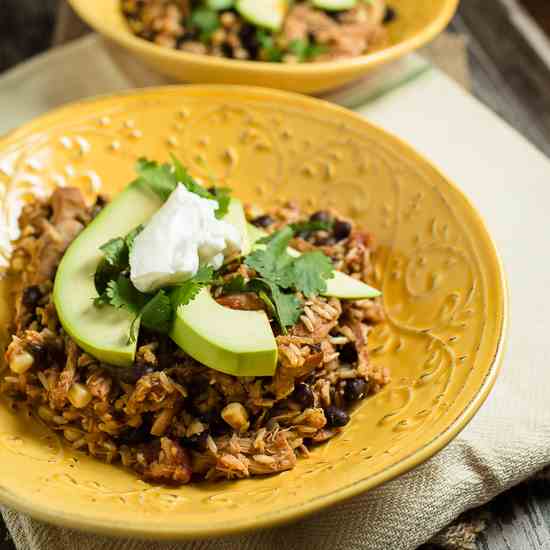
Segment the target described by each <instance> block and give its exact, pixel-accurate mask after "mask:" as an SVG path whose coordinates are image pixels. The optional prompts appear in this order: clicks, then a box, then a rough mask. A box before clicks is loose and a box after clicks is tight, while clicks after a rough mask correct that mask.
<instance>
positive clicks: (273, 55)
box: [256, 29, 283, 63]
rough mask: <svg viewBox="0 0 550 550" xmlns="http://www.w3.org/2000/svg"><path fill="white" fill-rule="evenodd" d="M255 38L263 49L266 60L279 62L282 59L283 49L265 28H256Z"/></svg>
mask: <svg viewBox="0 0 550 550" xmlns="http://www.w3.org/2000/svg"><path fill="white" fill-rule="evenodd" d="M256 40H257V41H258V44H259V45H260V48H261V49H262V51H263V54H264V56H265V59H266V61H271V62H273V63H279V62H280V61H282V60H283V50H281V48H279V46H277V44H276V43H275V38H274V37H273V35H272V34H271V33H269V32H267V31H266V30H265V29H258V31H257V32H256Z"/></svg>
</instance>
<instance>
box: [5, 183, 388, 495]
mask: <svg viewBox="0 0 550 550" xmlns="http://www.w3.org/2000/svg"><path fill="white" fill-rule="evenodd" d="M103 204H104V202H103V201H99V202H98V203H97V204H96V205H94V206H93V207H92V208H87V207H86V206H85V204H84V201H83V199H82V196H81V195H80V193H79V191H77V190H76V189H70V188H64V189H59V190H57V191H56V192H55V193H54V194H53V195H52V197H51V198H50V199H49V200H48V201H36V202H34V203H32V204H29V205H28V206H26V207H25V208H24V210H23V212H22V215H21V217H20V228H21V234H22V235H23V236H22V237H21V239H20V240H19V241H18V242H17V243H16V248H15V251H14V254H13V256H12V259H11V273H12V275H14V277H13V281H14V282H13V292H14V298H15V315H14V319H13V329H12V340H11V343H10V344H9V346H8V348H7V351H6V354H5V360H6V365H9V366H10V367H11V368H5V369H1V368H0V377H1V378H0V393H1V394H3V395H4V397H5V398H6V399H7V401H8V403H9V404H10V405H11V406H12V407H13V408H14V409H17V410H28V411H30V412H32V413H33V414H34V415H35V418H36V420H37V421H42V422H44V423H45V424H47V425H48V426H49V427H50V428H51V429H53V430H55V431H57V432H58V433H59V434H60V435H62V436H63V437H64V438H65V439H66V441H67V442H68V443H69V444H70V445H72V446H73V447H74V448H75V449H80V450H83V451H86V452H88V453H89V454H90V455H92V456H94V457H97V458H99V459H101V460H104V461H106V462H109V463H111V462H121V463H122V464H123V465H124V466H126V467H127V468H131V469H133V470H134V471H135V472H136V473H137V474H138V475H139V476H141V477H142V478H143V479H145V480H147V481H150V482H154V483H164V484H173V485H181V484H184V483H188V482H189V481H191V480H192V479H194V480H198V479H210V480H211V479H218V478H225V479H232V478H245V477H249V476H252V475H264V474H271V473H275V472H280V471H283V470H289V469H292V468H293V467H294V466H295V464H296V462H297V459H298V457H299V456H301V455H303V456H307V455H308V447H311V446H312V445H315V444H319V443H322V442H324V441H326V440H328V439H330V438H331V437H334V436H335V435H336V434H338V433H339V432H340V431H342V429H343V426H344V425H345V424H346V423H347V422H348V420H349V415H348V413H349V410H350V408H352V407H353V406H354V405H355V404H356V402H358V401H359V400H360V399H363V398H364V397H366V396H367V395H372V394H373V393H376V392H377V391H379V390H380V389H381V388H382V387H383V386H384V385H385V384H386V383H387V382H388V381H389V373H388V372H387V371H386V370H382V369H380V368H378V367H377V366H376V365H375V364H373V363H371V362H370V359H369V354H368V351H367V341H368V332H369V327H370V326H371V325H372V324H374V323H378V322H381V321H383V319H384V312H383V309H382V305H381V302H380V301H379V300H357V301H352V302H349V301H348V302H344V301H340V300H338V299H336V298H324V297H315V298H312V299H308V300H307V301H306V302H305V307H304V314H303V315H302V317H301V319H300V321H299V322H298V323H297V324H296V325H295V326H294V327H291V328H290V330H289V333H288V334H287V335H281V334H278V335H276V340H277V345H278V350H279V363H278V366H277V370H276V373H275V375H274V376H273V377H262V378H254V377H245V378H237V377H234V376H229V375H227V374H223V373H221V372H219V371H216V370H212V369H209V368H207V367H205V366H204V365H201V364H199V363H198V362H196V361H195V360H193V359H192V358H191V357H189V356H188V355H186V354H185V353H184V352H183V351H182V350H181V349H179V348H178V347H177V346H176V345H175V344H174V343H173V342H172V341H171V340H170V339H169V338H168V337H165V336H162V335H159V334H156V333H149V332H147V331H142V332H141V334H140V338H139V342H138V352H137V356H136V360H135V364H134V365H133V366H132V367H131V368H121V367H113V366H109V365H106V364H102V363H99V362H98V361H97V360H96V359H95V358H93V357H92V356H90V355H88V354H87V353H85V352H83V351H82V350H81V349H80V348H79V347H78V346H77V345H76V343H75V342H74V341H72V340H71V339H70V338H69V337H68V335H67V334H66V333H65V332H64V331H63V329H62V327H61V325H60V324H59V321H58V318H57V315H56V310H55V307H54V304H53V300H52V288H53V280H54V276H55V271H56V268H57V265H58V264H59V261H60V259H61V257H62V255H63V253H64V251H65V249H66V248H67V246H68V245H69V244H70V242H71V241H72V240H73V239H74V237H75V236H76V235H77V234H78V232H79V231H81V230H82V229H83V228H84V227H85V225H86V224H87V223H89V222H90V221H91V220H92V219H93V217H94V216H95V215H96V214H97V213H98V212H99V210H100V209H101V207H102V206H103ZM248 214H249V218H251V217H252V209H249V212H248ZM320 214H322V215H324V216H326V215H327V214H326V213H320ZM320 214H319V213H318V214H317V215H320ZM299 219H304V215H303V214H302V213H301V212H300V211H299V209H298V208H297V206H296V205H293V204H288V205H285V206H284V207H282V208H279V209H275V210H273V211H271V212H268V213H262V215H261V216H259V217H258V215H257V212H255V213H254V219H252V220H251V221H252V222H253V223H256V224H257V225H262V226H263V227H264V228H265V229H266V230H267V231H273V230H276V229H278V228H280V227H282V226H284V225H285V224H287V223H289V222H290V221H296V220H299ZM337 233H338V235H337ZM343 235H344V237H343ZM292 245H293V246H294V247H295V248H297V249H299V250H311V249H319V250H322V251H323V252H324V253H325V254H327V255H328V256H329V257H330V258H332V260H333V262H334V264H335V266H337V268H338V269H340V270H342V271H344V272H346V273H349V274H351V275H352V276H356V277H358V278H360V279H362V280H365V281H367V282H368V281H369V280H370V278H371V276H372V272H373V269H372V264H371V251H372V250H373V246H374V245H373V238H372V236H371V235H370V234H369V233H367V232H365V231H364V230H362V229H361V228H359V227H356V226H355V225H354V224H353V223H352V222H349V221H347V220H339V221H338V223H337V224H335V229H334V234H330V235H329V234H328V233H327V232H326V231H318V232H314V233H312V234H309V235H302V236H300V237H299V238H296V239H294V240H293V243H292ZM235 273H241V274H242V275H243V276H249V275H250V273H249V270H248V268H246V267H245V266H243V265H241V266H239V267H238V269H237V271H233V273H228V274H227V275H226V277H231V276H234V275H235ZM215 296H217V298H218V299H219V300H220V301H223V299H224V298H227V297H224V296H221V295H220V291H219V289H218V290H217V291H216V293H215ZM225 305H229V306H230V307H241V308H242V307H249V306H250V304H244V303H243V302H242V301H240V300H236V301H235V300H233V302H232V303H229V304H225ZM255 307H256V308H257V307H261V306H255Z"/></svg>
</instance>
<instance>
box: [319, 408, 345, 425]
mask: <svg viewBox="0 0 550 550" xmlns="http://www.w3.org/2000/svg"><path fill="white" fill-rule="evenodd" d="M325 417H326V419H327V426H328V427H329V428H341V427H342V426H345V425H346V424H347V423H348V422H349V415H348V413H347V412H346V411H343V410H342V409H339V408H338V407H334V406H332V405H331V406H330V407H327V408H326V409H325Z"/></svg>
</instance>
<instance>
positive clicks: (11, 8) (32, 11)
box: [0, 0, 59, 71]
mask: <svg viewBox="0 0 550 550" xmlns="http://www.w3.org/2000/svg"><path fill="white" fill-rule="evenodd" d="M58 2H59V0H1V2H0V13H1V16H0V71H3V70H5V69H8V68H9V67H11V66H13V65H15V64H16V63H19V62H20V61H23V60H24V59H26V58H27V57H30V56H31V55H34V54H36V53H39V52H41V51H43V50H45V49H46V48H48V47H49V45H50V43H51V40H52V33H53V29H54V24H55V10H56V7H57V4H58Z"/></svg>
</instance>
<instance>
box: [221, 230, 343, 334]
mask: <svg viewBox="0 0 550 550" xmlns="http://www.w3.org/2000/svg"><path fill="white" fill-rule="evenodd" d="M296 228H297V226H294V227H293V226H287V227H285V228H283V229H281V230H280V231H277V232H275V233H273V234H272V235H269V236H268V237H266V238H264V239H262V240H261V241H259V244H261V245H265V247H264V248H258V249H256V250H255V251H254V252H252V253H251V254H249V255H248V256H247V257H246V258H245V260H244V263H245V264H246V265H247V266H248V267H249V268H251V269H253V270H254V271H255V272H256V274H257V276H256V277H253V278H252V279H250V280H249V281H246V280H245V279H244V278H243V277H242V276H241V275H237V276H236V277H233V278H232V279H230V280H229V281H228V282H227V283H226V284H225V285H224V286H223V289H222V291H223V292H224V293H234V292H255V293H256V294H258V296H259V297H260V298H261V299H262V300H263V301H264V303H265V304H266V308H267V310H268V312H269V313H271V314H272V316H273V317H274V318H275V319H276V320H277V322H278V324H279V326H280V328H281V331H282V332H283V333H286V331H287V327H290V326H293V325H295V324H296V322H297V321H298V319H299V318H300V315H301V314H302V312H303V304H302V302H301V300H300V299H299V298H298V296H297V293H298V292H301V293H302V294H303V295H304V296H306V297H308V298H311V297H313V296H316V295H319V294H322V293H324V292H325V291H326V289H327V283H326V282H327V280H328V279H330V278H332V277H334V268H333V266H332V263H331V261H330V259H329V258H328V257H327V256H325V254H323V253H322V252H320V251H314V252H306V253H304V254H302V255H300V256H297V257H295V256H291V255H290V254H289V253H288V246H289V244H290V241H291V240H292V238H293V237H294V236H295V233H296V231H295V229H296Z"/></svg>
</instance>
